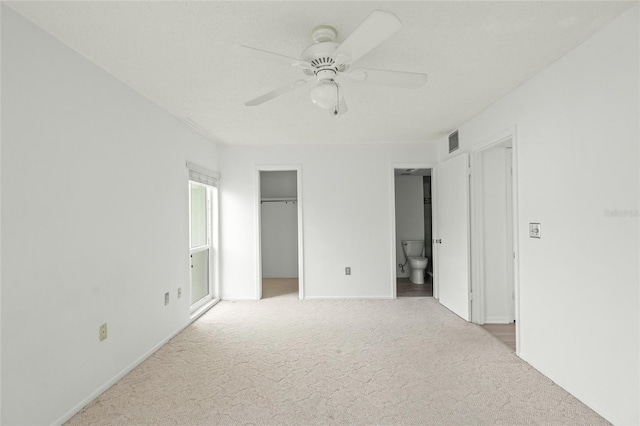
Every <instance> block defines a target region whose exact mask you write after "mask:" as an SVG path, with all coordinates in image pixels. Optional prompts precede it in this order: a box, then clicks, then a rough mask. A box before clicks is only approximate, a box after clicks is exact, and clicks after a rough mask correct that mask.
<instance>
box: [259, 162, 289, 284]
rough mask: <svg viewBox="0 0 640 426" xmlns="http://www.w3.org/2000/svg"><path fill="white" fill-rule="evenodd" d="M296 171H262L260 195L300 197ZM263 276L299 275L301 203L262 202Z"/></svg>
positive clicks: (263, 196) (268, 196) (263, 197)
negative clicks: (299, 210) (299, 216)
mask: <svg viewBox="0 0 640 426" xmlns="http://www.w3.org/2000/svg"><path fill="white" fill-rule="evenodd" d="M297 193H298V192H297V178H296V172H295V171H263V172H260V195H261V197H262V199H265V198H285V199H286V198H293V199H295V198H296V196H297ZM260 213H261V214H260V220H261V227H260V229H261V234H262V235H261V236H262V239H261V242H262V251H261V253H262V277H263V278H297V277H298V204H297V202H293V201H274V200H271V201H270V202H268V201H266V202H263V203H262V204H261V206H260Z"/></svg>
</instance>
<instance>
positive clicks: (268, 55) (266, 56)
mask: <svg viewBox="0 0 640 426" xmlns="http://www.w3.org/2000/svg"><path fill="white" fill-rule="evenodd" d="M234 50H235V51H236V52H237V53H238V54H241V55H246V56H251V57H253V58H256V59H260V60H261V61H267V62H273V63H276V64H282V65H286V66H289V67H300V68H312V66H311V64H309V63H307V62H304V61H302V60H300V59H296V58H292V57H290V56H285V55H280V54H279V53H273V52H268V51H266V50H262V49H256V48H255V47H249V46H244V45H242V44H239V45H235V47H234Z"/></svg>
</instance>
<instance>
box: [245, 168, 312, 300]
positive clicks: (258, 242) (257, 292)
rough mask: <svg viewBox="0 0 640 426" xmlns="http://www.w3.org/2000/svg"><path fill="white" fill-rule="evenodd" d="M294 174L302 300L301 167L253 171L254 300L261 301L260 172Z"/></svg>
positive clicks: (300, 296) (302, 297) (299, 278)
mask: <svg viewBox="0 0 640 426" xmlns="http://www.w3.org/2000/svg"><path fill="white" fill-rule="evenodd" d="M293 171H295V172H296V199H297V201H296V205H297V209H298V298H299V299H300V300H302V299H304V235H303V234H304V226H303V223H302V217H303V214H302V212H303V210H302V205H303V203H302V165H300V164H292V165H286V164H285V165H257V166H256V169H255V197H254V201H255V214H254V217H255V221H256V223H255V228H256V262H257V268H256V271H257V276H256V278H255V280H256V284H255V285H256V287H255V295H256V300H260V299H262V211H261V208H260V206H261V197H260V192H261V191H260V172H293Z"/></svg>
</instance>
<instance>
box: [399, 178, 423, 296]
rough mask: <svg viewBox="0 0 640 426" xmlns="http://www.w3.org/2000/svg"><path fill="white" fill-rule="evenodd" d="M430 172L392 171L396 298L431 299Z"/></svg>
mask: <svg viewBox="0 0 640 426" xmlns="http://www.w3.org/2000/svg"><path fill="white" fill-rule="evenodd" d="M431 170H432V169H431V168H420V167H402V168H394V173H393V174H394V194H395V196H394V202H395V259H396V265H395V286H396V288H395V294H396V297H433V267H432V264H433V245H432V241H433V240H432V235H433V214H432V190H431ZM403 242H404V243H403ZM416 242H418V243H416ZM413 247H415V249H413V250H414V251H415V252H410V250H411V249H409V248H413ZM407 255H408V256H411V257H417V258H423V259H426V261H424V260H415V259H412V260H410V259H408V257H407ZM412 266H413V267H412Z"/></svg>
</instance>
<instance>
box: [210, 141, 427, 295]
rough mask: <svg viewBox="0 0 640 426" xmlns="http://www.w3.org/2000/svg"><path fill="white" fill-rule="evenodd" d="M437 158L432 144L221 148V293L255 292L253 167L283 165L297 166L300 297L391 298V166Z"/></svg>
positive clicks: (250, 293) (242, 293)
mask: <svg viewBox="0 0 640 426" xmlns="http://www.w3.org/2000/svg"><path fill="white" fill-rule="evenodd" d="M435 157H436V147H435V145H433V144H400V145H392V144H364V145H296V146H289V145H281V146H251V145H246V146H221V147H220V158H221V160H220V161H221V163H220V164H221V168H222V169H221V172H222V174H223V176H224V179H223V181H222V182H221V183H222V185H223V186H222V188H221V228H222V241H223V243H222V244H223V247H222V280H221V281H222V297H223V298H226V299H255V298H256V297H257V291H256V288H257V287H256V286H257V283H258V282H259V281H258V280H259V276H258V271H257V261H256V253H257V250H256V244H257V241H258V238H257V235H256V229H257V221H256V217H257V206H256V203H257V191H256V178H255V168H256V165H282V164H287V165H289V164H299V165H300V166H301V168H302V173H301V179H300V180H299V182H298V184H299V185H301V189H302V200H301V201H302V208H303V229H304V236H303V237H304V251H303V253H304V262H305V269H304V273H305V277H304V280H305V297H309V298H314V297H343V298H344V297H392V289H393V287H392V284H393V283H394V282H395V276H394V271H395V268H394V265H393V264H392V262H393V257H394V253H395V247H394V242H393V240H392V234H393V232H392V230H393V221H392V216H393V208H394V205H393V204H394V203H393V171H392V165H393V164H398V163H410V162H415V161H424V162H433V161H434V160H435ZM347 266H350V267H351V269H352V275H350V276H346V275H345V274H344V268H345V267H347ZM237 271H244V273H242V274H240V273H237Z"/></svg>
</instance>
